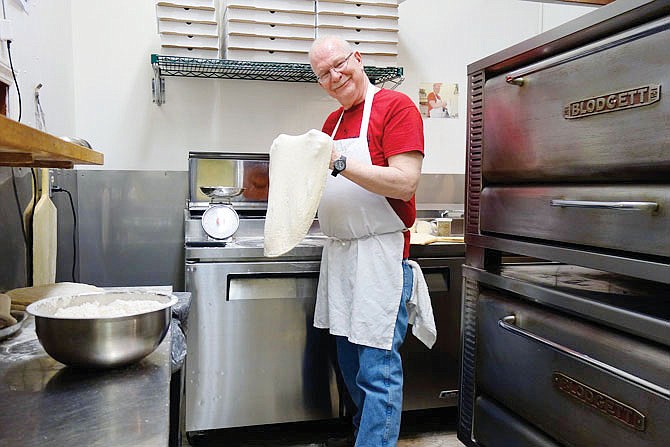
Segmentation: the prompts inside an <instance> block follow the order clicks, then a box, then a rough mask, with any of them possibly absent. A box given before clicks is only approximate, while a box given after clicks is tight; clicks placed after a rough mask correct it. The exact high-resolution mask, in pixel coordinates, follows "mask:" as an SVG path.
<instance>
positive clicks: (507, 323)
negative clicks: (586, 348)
mask: <svg viewBox="0 0 670 447" xmlns="http://www.w3.org/2000/svg"><path fill="white" fill-rule="evenodd" d="M498 326H500V327H501V328H503V329H505V330H506V331H509V332H511V333H513V334H516V335H520V336H522V337H525V338H527V339H530V340H533V341H535V342H537V343H540V344H542V345H545V346H548V347H550V348H552V349H554V350H556V351H558V352H560V353H562V354H565V355H567V356H569V357H572V358H574V359H577V360H580V361H582V362H584V363H587V364H589V365H591V366H593V367H595V368H598V369H601V370H603V371H605V372H608V373H610V374H614V375H617V376H619V377H622V378H624V379H626V380H628V381H630V382H632V383H634V384H636V385H638V386H641V387H643V388H646V389H648V390H650V391H653V392H655V393H657V394H660V395H661V396H664V397H666V398H668V397H670V390H668V389H666V388H663V387H661V386H658V385H656V384H655V383H652V382H649V381H647V380H644V379H641V378H639V377H637V376H634V375H632V374H630V373H627V372H626V371H623V370H621V369H619V368H616V367H614V366H612V365H608V364H607V363H604V362H601V361H600V360H597V359H594V358H593V357H590V356H588V355H586V354H583V353H581V352H579V351H575V350H574V349H571V348H568V347H567V346H563V345H561V344H559V343H556V342H553V341H551V340H549V339H547V338H544V337H541V336H539V335H537V334H533V333H532V332H529V331H527V330H525V329H522V328H520V327H519V326H517V325H516V316H515V315H508V316H506V317H503V318H502V319H500V320H498Z"/></svg>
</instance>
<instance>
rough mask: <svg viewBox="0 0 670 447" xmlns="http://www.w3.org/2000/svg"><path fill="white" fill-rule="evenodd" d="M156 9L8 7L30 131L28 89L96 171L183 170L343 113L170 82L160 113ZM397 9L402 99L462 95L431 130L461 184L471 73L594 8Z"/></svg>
mask: <svg viewBox="0 0 670 447" xmlns="http://www.w3.org/2000/svg"><path fill="white" fill-rule="evenodd" d="M4 1H5V2H8V3H12V4H13V5H16V3H15V2H16V0H4ZM259 1H260V0H259ZM154 4H155V1H154V0H115V1H112V2H109V1H107V2H103V1H92V0H59V1H56V0H53V1H47V0H30V1H29V5H30V10H31V12H30V15H29V16H26V15H25V14H24V13H23V12H21V10H20V9H18V8H17V7H15V6H12V11H10V12H11V16H12V17H10V18H12V19H13V20H16V23H19V24H20V25H21V30H20V32H17V39H16V42H15V44H14V45H13V49H14V52H15V53H16V55H15V63H16V62H17V61H18V66H19V67H21V68H20V70H21V72H20V77H21V79H20V81H19V84H20V85H21V86H22V88H23V90H24V118H25V119H24V122H27V123H29V124H34V118H33V113H34V105H33V102H34V101H33V99H32V90H33V88H34V85H35V84H36V82H42V83H43V84H44V88H43V89H42V104H43V107H44V109H45V111H46V112H47V127H48V128H49V131H51V132H52V133H55V134H57V135H76V136H79V137H82V138H85V139H87V140H88V141H89V142H90V143H91V144H92V145H93V147H94V148H95V149H96V150H98V151H101V152H103V153H104V154H105V165H104V166H102V167H100V168H97V169H140V170H186V169H187V166H186V159H187V154H188V151H189V150H227V151H238V152H267V151H268V149H269V147H270V144H271V142H272V140H273V139H274V138H275V137H276V136H277V135H278V134H280V133H289V134H300V133H303V132H305V131H307V130H308V129H310V128H320V127H321V124H322V121H323V119H324V118H325V116H326V115H327V113H328V112H329V111H331V110H333V109H334V108H335V107H337V104H336V103H335V102H334V100H332V99H331V98H329V97H328V96H326V95H325V94H324V93H323V92H322V91H321V90H320V88H319V87H318V86H317V85H316V84H305V83H297V84H293V83H281V82H262V81H241V80H217V79H192V78H191V79H188V78H172V77H167V78H165V84H166V103H165V104H164V105H162V106H160V107H158V106H156V105H154V104H153V103H152V97H151V79H152V77H153V71H152V68H151V64H150V55H151V53H160V44H159V38H158V35H157V32H156V19H155V9H154V8H155V6H154ZM8 6H9V4H8ZM399 8H400V29H401V31H400V47H399V65H400V66H402V67H404V73H405V77H406V79H405V81H404V82H403V84H402V85H401V86H400V87H399V88H398V90H400V91H403V92H405V93H407V94H408V95H410V96H411V97H412V98H414V99H415V100H416V101H417V102H418V84H419V83H421V82H433V81H445V82H457V83H458V84H459V90H460V94H461V98H460V102H459V108H460V110H459V115H460V118H458V119H432V120H426V121H425V135H426V159H425V162H424V172H425V173H461V174H462V173H464V172H465V125H466V118H465V112H466V102H465V99H466V96H467V77H466V66H467V64H469V63H472V62H474V61H476V60H478V59H481V58H483V57H485V56H487V55H489V54H491V53H493V52H496V51H498V50H501V49H503V48H505V47H508V46H510V45H513V44H515V43H518V42H520V41H521V40H524V39H526V38H529V37H531V36H533V35H535V34H537V33H539V32H541V31H543V30H546V29H548V28H551V27H553V26H556V25H558V24H560V23H563V22H565V21H567V20H569V19H571V18H573V17H577V16H579V15H581V14H583V13H585V12H588V11H589V10H591V9H592V8H590V7H583V6H564V5H544V4H539V3H536V2H527V1H523V0H407V1H405V2H403V3H402V4H401V5H400V7H399ZM70 11H71V16H70ZM15 25H16V24H15ZM16 28H17V26H15V29H16ZM15 65H16V64H15ZM26 103H27V104H26Z"/></svg>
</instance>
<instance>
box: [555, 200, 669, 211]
mask: <svg viewBox="0 0 670 447" xmlns="http://www.w3.org/2000/svg"><path fill="white" fill-rule="evenodd" d="M549 204H550V205H551V206H558V207H561V208H596V209H608V210H623V211H652V212H653V211H656V210H657V209H658V203H656V202H603V201H596V200H563V199H552V200H551V201H550V202H549Z"/></svg>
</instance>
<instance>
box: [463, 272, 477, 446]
mask: <svg viewBox="0 0 670 447" xmlns="http://www.w3.org/2000/svg"><path fill="white" fill-rule="evenodd" d="M463 291H464V294H463V297H464V299H463V320H462V325H463V327H462V329H461V331H462V332H461V333H462V334H463V335H462V337H463V340H462V343H461V347H462V348H461V349H463V352H462V353H461V360H462V361H461V378H460V379H461V387H460V388H461V390H460V393H459V403H458V408H459V413H460V417H459V425H458V433H459V435H460V436H461V438H463V437H466V438H467V439H472V420H473V414H474V403H475V354H476V337H477V315H476V313H477V311H476V309H477V297H478V296H479V286H478V283H477V281H473V280H471V279H467V278H466V279H465V280H464V281H463Z"/></svg>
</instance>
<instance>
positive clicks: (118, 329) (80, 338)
mask: <svg viewBox="0 0 670 447" xmlns="http://www.w3.org/2000/svg"><path fill="white" fill-rule="evenodd" d="M117 299H122V300H154V301H159V302H160V303H161V304H160V308H159V309H158V310H153V311H150V312H145V313H140V314H137V315H129V316H122V317H108V318H60V317H55V316H54V315H55V313H56V311H57V310H58V309H60V308H63V307H72V306H78V305H81V304H84V303H93V302H98V303H100V304H101V305H108V304H110V303H111V302H113V301H114V300H117ZM176 302H177V298H176V297H173V296H172V295H167V294H162V293H154V292H95V293H86V294H81V295H71V296H56V297H51V298H44V299H42V300H39V301H36V302H34V303H33V304H31V305H30V306H28V308H27V309H26V310H27V311H28V313H29V314H31V315H33V316H34V317H35V328H36V332H37V338H38V339H39V341H40V343H41V344H42V347H43V348H44V350H45V351H46V352H47V353H48V354H49V355H50V356H51V357H53V358H54V359H56V360H58V361H59V362H61V363H64V364H66V365H71V366H77V367H84V368H110V367H117V366H123V365H128V364H130V363H134V362H136V361H138V360H140V359H142V358H144V357H146V356H147V355H149V354H151V353H152V352H153V351H154V350H155V349H156V348H157V347H158V345H160V343H161V341H163V338H164V337H165V334H166V333H167V331H168V329H169V327H170V321H171V307H172V306H173V305H174V304H175V303H176Z"/></svg>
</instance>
